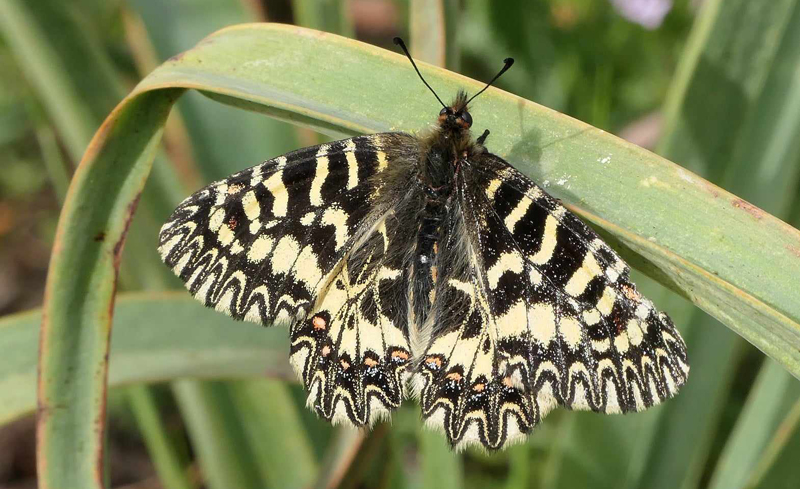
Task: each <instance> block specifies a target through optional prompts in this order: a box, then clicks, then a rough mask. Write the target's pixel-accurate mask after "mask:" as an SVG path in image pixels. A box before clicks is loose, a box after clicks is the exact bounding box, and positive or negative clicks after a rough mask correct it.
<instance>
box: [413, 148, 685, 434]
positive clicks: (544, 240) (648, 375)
mask: <svg viewBox="0 0 800 489" xmlns="http://www.w3.org/2000/svg"><path fill="white" fill-rule="evenodd" d="M457 188H458V190H457V191H458V207H459V211H458V212H456V213H455V214H454V215H455V217H453V219H454V222H453V223H452V225H451V227H450V232H451V233H452V234H455V235H458V234H461V233H463V234H464V235H465V236H466V237H467V239H465V240H462V241H461V242H460V243H461V244H460V245H457V246H451V247H447V246H445V247H443V249H444V250H445V251H443V253H441V254H440V256H438V257H437V259H440V260H441V262H440V263H442V264H444V263H458V264H459V266H457V267H454V268H453V269H452V270H451V271H450V272H449V273H447V274H445V273H442V274H440V275H441V277H442V279H441V280H440V281H439V283H438V284H437V293H436V294H437V305H436V306H435V308H434V312H433V314H434V315H435V316H436V318H437V320H436V322H437V323H438V326H437V329H436V331H434V334H433V336H432V341H431V343H430V346H429V348H428V351H427V352H426V353H425V355H424V359H423V362H422V364H421V367H420V369H419V377H418V379H419V380H418V383H419V386H418V388H419V390H420V392H421V404H422V408H423V415H424V416H425V417H426V419H427V421H428V423H429V424H431V425H433V426H436V427H440V428H443V430H444V431H445V433H446V435H447V437H448V440H449V441H450V442H451V443H452V444H454V445H456V446H463V445H466V444H470V443H475V444H481V445H483V446H485V447H487V448H490V449H497V448H501V447H503V446H506V445H507V444H509V443H512V442H514V441H517V440H520V439H522V438H524V435H525V434H526V433H528V432H529V431H530V430H531V429H532V428H533V427H534V426H535V425H536V424H537V423H538V422H539V421H540V420H541V419H542V418H543V417H544V416H545V415H546V414H547V413H548V412H549V411H550V410H552V409H553V408H554V407H556V406H557V405H562V406H565V407H567V408H569V409H582V410H593V411H598V412H605V413H620V412H630V411H638V410H642V409H645V408H647V407H649V406H652V405H654V404H657V403H659V402H661V401H662V400H664V399H666V398H668V397H671V396H673V395H675V394H676V392H677V390H678V388H679V387H680V386H681V385H682V384H683V383H684V382H685V380H686V376H687V374H688V365H687V362H686V350H685V345H684V343H683V340H682V339H681V337H680V335H679V334H678V332H677V330H676V329H675V328H674V326H673V324H672V322H671V320H670V319H669V318H668V317H667V316H666V315H665V314H663V313H660V312H658V311H657V310H656V309H655V308H654V307H653V305H652V303H651V302H650V301H649V300H647V299H646V298H644V297H642V296H641V295H640V294H639V292H638V291H636V288H635V286H634V285H633V284H632V283H631V282H630V280H629V278H628V272H629V268H628V266H627V265H626V264H625V263H624V262H623V261H622V260H621V259H620V258H619V256H617V254H616V253H614V252H613V251H612V250H611V249H610V248H609V247H608V246H607V245H606V244H605V243H603V242H602V240H600V238H598V237H597V235H596V234H595V233H594V232H593V231H591V229H589V228H588V227H587V226H586V225H585V224H583V223H582V222H581V221H580V220H579V219H578V218H577V217H575V216H574V215H573V214H571V213H570V212H568V211H567V210H566V208H564V207H563V206H561V205H560V204H559V203H558V202H557V201H556V200H555V199H553V198H552V197H550V196H549V195H547V194H546V193H545V192H544V191H542V190H541V189H540V188H539V187H537V186H536V185H534V184H533V183H532V182H531V181H530V180H529V179H528V178H526V177H525V176H524V175H522V174H521V173H519V172H518V171H516V170H515V169H513V168H512V167H511V166H510V165H508V164H507V163H506V162H504V161H503V160H502V159H500V158H498V157H496V156H494V155H491V154H488V153H487V154H484V155H480V156H479V157H477V158H476V159H475V161H471V162H469V163H468V164H467V165H465V166H464V167H462V172H461V180H460V181H459V183H458V185H457ZM454 242H455V243H458V242H457V241H454ZM459 255H464V256H466V257H467V260H461V261H458V256H459ZM459 304H460V305H459Z"/></svg>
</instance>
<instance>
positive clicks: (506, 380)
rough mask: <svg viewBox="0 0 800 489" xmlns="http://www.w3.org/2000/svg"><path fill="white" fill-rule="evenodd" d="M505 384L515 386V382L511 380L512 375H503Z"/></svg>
mask: <svg viewBox="0 0 800 489" xmlns="http://www.w3.org/2000/svg"><path fill="white" fill-rule="evenodd" d="M503 384H504V385H505V386H506V387H514V382H513V381H512V380H511V377H503Z"/></svg>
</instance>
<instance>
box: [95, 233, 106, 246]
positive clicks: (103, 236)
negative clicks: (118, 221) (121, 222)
mask: <svg viewBox="0 0 800 489" xmlns="http://www.w3.org/2000/svg"><path fill="white" fill-rule="evenodd" d="M104 239H106V233H105V231H100V232H99V233H97V234H95V235H94V240H95V242H97V243H100V242H102V241H103V240H104Z"/></svg>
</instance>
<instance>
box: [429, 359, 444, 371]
mask: <svg viewBox="0 0 800 489" xmlns="http://www.w3.org/2000/svg"><path fill="white" fill-rule="evenodd" d="M425 363H426V364H427V365H428V366H429V367H430V368H435V369H438V368H441V367H442V361H441V360H440V359H439V358H438V357H428V358H427V359H426V360H425Z"/></svg>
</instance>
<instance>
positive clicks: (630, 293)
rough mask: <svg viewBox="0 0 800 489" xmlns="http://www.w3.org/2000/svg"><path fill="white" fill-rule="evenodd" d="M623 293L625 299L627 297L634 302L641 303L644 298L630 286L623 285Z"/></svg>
mask: <svg viewBox="0 0 800 489" xmlns="http://www.w3.org/2000/svg"><path fill="white" fill-rule="evenodd" d="M622 292H623V293H624V294H625V297H627V298H628V299H630V300H632V301H634V302H639V301H640V300H641V298H642V296H641V295H640V294H639V292H637V291H636V289H634V288H633V287H631V286H629V285H623V286H622Z"/></svg>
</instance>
